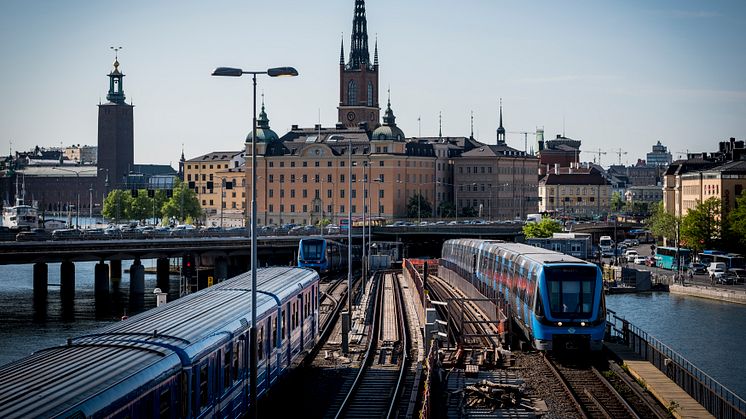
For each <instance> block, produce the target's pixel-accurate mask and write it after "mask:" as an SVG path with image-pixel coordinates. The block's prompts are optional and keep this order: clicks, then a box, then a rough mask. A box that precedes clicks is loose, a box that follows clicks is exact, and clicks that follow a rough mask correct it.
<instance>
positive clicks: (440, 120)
mask: <svg viewBox="0 0 746 419" xmlns="http://www.w3.org/2000/svg"><path fill="white" fill-rule="evenodd" d="M438 138H443V112H438Z"/></svg>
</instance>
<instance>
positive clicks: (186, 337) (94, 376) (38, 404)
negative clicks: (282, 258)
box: [0, 267, 318, 417]
mask: <svg viewBox="0 0 746 419" xmlns="http://www.w3.org/2000/svg"><path fill="white" fill-rule="evenodd" d="M317 280H318V274H317V273H316V272H314V271H313V270H311V269H304V268H290V267H279V268H264V269H259V270H257V288H258V289H257V312H258V313H265V312H267V311H270V310H273V309H275V308H276V307H277V304H278V302H279V303H284V302H285V301H287V300H289V299H291V298H292V297H294V296H295V295H296V294H297V292H298V291H299V290H301V289H304V288H307V287H308V286H310V285H312V284H313V283H314V282H315V281H317ZM250 322H251V274H250V273H245V274H242V275H239V276H237V277H234V278H231V279H229V280H227V281H224V282H221V283H219V284H216V285H214V286H212V287H210V288H207V289H204V290H201V291H198V292H196V293H194V294H190V295H188V296H185V297H182V298H180V299H178V300H175V301H172V302H170V303H168V304H166V305H163V306H161V307H158V308H154V309H152V310H148V311H146V312H143V313H140V314H138V315H136V316H133V317H131V318H130V319H128V320H126V321H122V322H117V323H115V324H112V325H110V326H107V327H104V328H102V329H99V330H96V331H95V332H94V333H91V334H87V335H83V336H79V337H77V338H74V339H71V340H70V341H69V342H68V345H66V346H58V347H53V348H49V349H43V350H41V351H38V352H36V353H34V354H32V355H30V356H28V357H26V358H23V359H20V360H18V361H15V362H12V363H10V364H7V365H5V366H2V367H0V417H27V416H43V417H49V416H55V415H57V414H60V413H61V412H64V411H66V410H68V409H71V408H73V407H75V406H77V405H80V404H81V403H84V402H85V403H88V404H96V403H98V404H101V406H99V407H105V406H106V404H107V403H109V402H112V401H113V400H108V399H106V398H105V397H103V398H102V397H96V398H92V396H94V395H97V394H99V393H101V392H103V391H106V390H113V391H112V394H116V395H122V394H128V393H129V392H131V391H134V390H135V388H134V387H132V386H137V385H142V384H143V383H144V382H147V380H149V379H151V378H155V377H156V376H157V375H159V374H163V373H164V371H167V370H169V369H178V368H181V364H189V363H190V362H191V359H194V358H195V357H196V356H198V355H199V354H201V353H202V352H203V351H207V350H209V349H210V348H212V347H213V346H214V345H216V344H219V343H220V342H221V341H224V340H226V339H227V338H229V337H231V336H232V335H233V334H236V333H241V332H243V331H245V330H246V329H247V328H248V326H249V325H250ZM155 364H158V368H150V369H149V367H151V366H154V365H155ZM133 375H138V380H125V379H126V378H128V377H130V376H133ZM133 381H134V382H133ZM130 387H132V388H130ZM21 395H22V396H21Z"/></svg>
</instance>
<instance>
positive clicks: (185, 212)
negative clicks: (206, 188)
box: [161, 181, 202, 224]
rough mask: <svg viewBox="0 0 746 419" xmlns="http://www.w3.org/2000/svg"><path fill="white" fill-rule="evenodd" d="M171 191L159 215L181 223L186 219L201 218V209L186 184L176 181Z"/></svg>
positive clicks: (194, 195) (195, 195) (191, 190)
mask: <svg viewBox="0 0 746 419" xmlns="http://www.w3.org/2000/svg"><path fill="white" fill-rule="evenodd" d="M173 191H174V193H173V195H172V196H171V198H170V199H168V200H167V201H166V202H165V203H164V204H163V208H162V209H161V214H162V215H163V216H164V217H168V218H169V219H171V218H176V219H178V220H179V221H181V222H184V221H185V219H188V218H197V219H198V218H200V217H202V207H201V206H200V204H199V199H198V198H197V194H196V193H195V192H194V190H193V189H190V188H189V187H188V185H187V184H186V183H183V182H180V181H177V182H176V184H175V185H174V190H173ZM187 224H191V223H187Z"/></svg>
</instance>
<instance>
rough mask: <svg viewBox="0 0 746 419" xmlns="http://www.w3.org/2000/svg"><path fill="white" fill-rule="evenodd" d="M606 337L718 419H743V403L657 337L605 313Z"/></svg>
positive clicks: (612, 314)
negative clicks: (649, 366) (617, 342)
mask: <svg viewBox="0 0 746 419" xmlns="http://www.w3.org/2000/svg"><path fill="white" fill-rule="evenodd" d="M607 322H608V326H607V328H608V333H609V335H610V336H608V337H607V338H611V339H617V340H621V341H622V342H623V343H624V344H625V345H627V346H628V347H629V348H631V349H632V350H634V351H635V353H637V354H638V355H640V356H641V357H642V358H644V359H645V360H647V361H648V362H650V363H651V364H653V365H654V366H655V367H656V368H658V369H659V370H660V371H661V372H663V373H664V374H666V376H667V377H668V378H669V379H671V381H673V382H674V383H676V384H677V385H678V386H679V387H681V388H682V389H683V390H684V391H686V392H687V393H688V394H689V395H690V396H691V397H692V398H693V399H694V400H696V401H697V402H698V403H699V404H701V405H702V406H703V407H704V408H705V409H707V411H709V412H710V413H711V414H713V415H714V416H715V417H717V418H726V419H739V418H741V419H742V418H746V401H744V400H743V399H742V398H741V397H739V396H738V395H736V394H735V393H733V392H732V391H730V390H729V389H727V388H726V387H725V386H724V385H722V384H720V383H719V382H718V381H717V380H715V379H714V378H712V377H710V376H709V375H707V374H706V373H705V372H704V371H702V370H700V369H699V368H697V367H696V366H695V365H694V364H692V363H691V362H689V361H688V360H687V359H686V358H684V357H683V356H682V355H681V354H679V353H677V352H676V351H674V350H673V349H671V348H670V347H668V346H667V345H666V344H664V343H663V342H661V341H659V340H658V339H657V338H655V337H653V336H651V335H649V334H648V333H646V332H645V331H644V330H642V329H640V328H639V327H637V326H635V325H633V324H632V323H630V322H629V321H627V320H625V319H623V318H621V317H619V316H617V314H616V313H615V312H614V311H612V310H608V314H607Z"/></svg>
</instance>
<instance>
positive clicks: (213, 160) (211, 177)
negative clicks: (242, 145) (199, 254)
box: [184, 151, 247, 227]
mask: <svg viewBox="0 0 746 419" xmlns="http://www.w3.org/2000/svg"><path fill="white" fill-rule="evenodd" d="M244 160H245V156H244V153H243V152H242V151H215V152H212V153H207V154H204V155H201V156H198V157H195V158H192V159H189V160H187V161H186V162H185V163H184V181H185V182H187V184H188V185H189V187H190V188H192V189H193V190H194V191H195V192H196V193H197V199H198V200H199V203H200V205H201V206H202V210H203V211H204V212H205V218H206V220H205V221H206V224H207V225H221V224H222V225H223V226H231V227H234V226H239V225H245V219H246V208H247V200H246V197H247V195H246V191H247V189H246V175H245V171H244V169H245V168H244ZM221 210H222V211H221ZM221 219H222V223H221Z"/></svg>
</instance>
